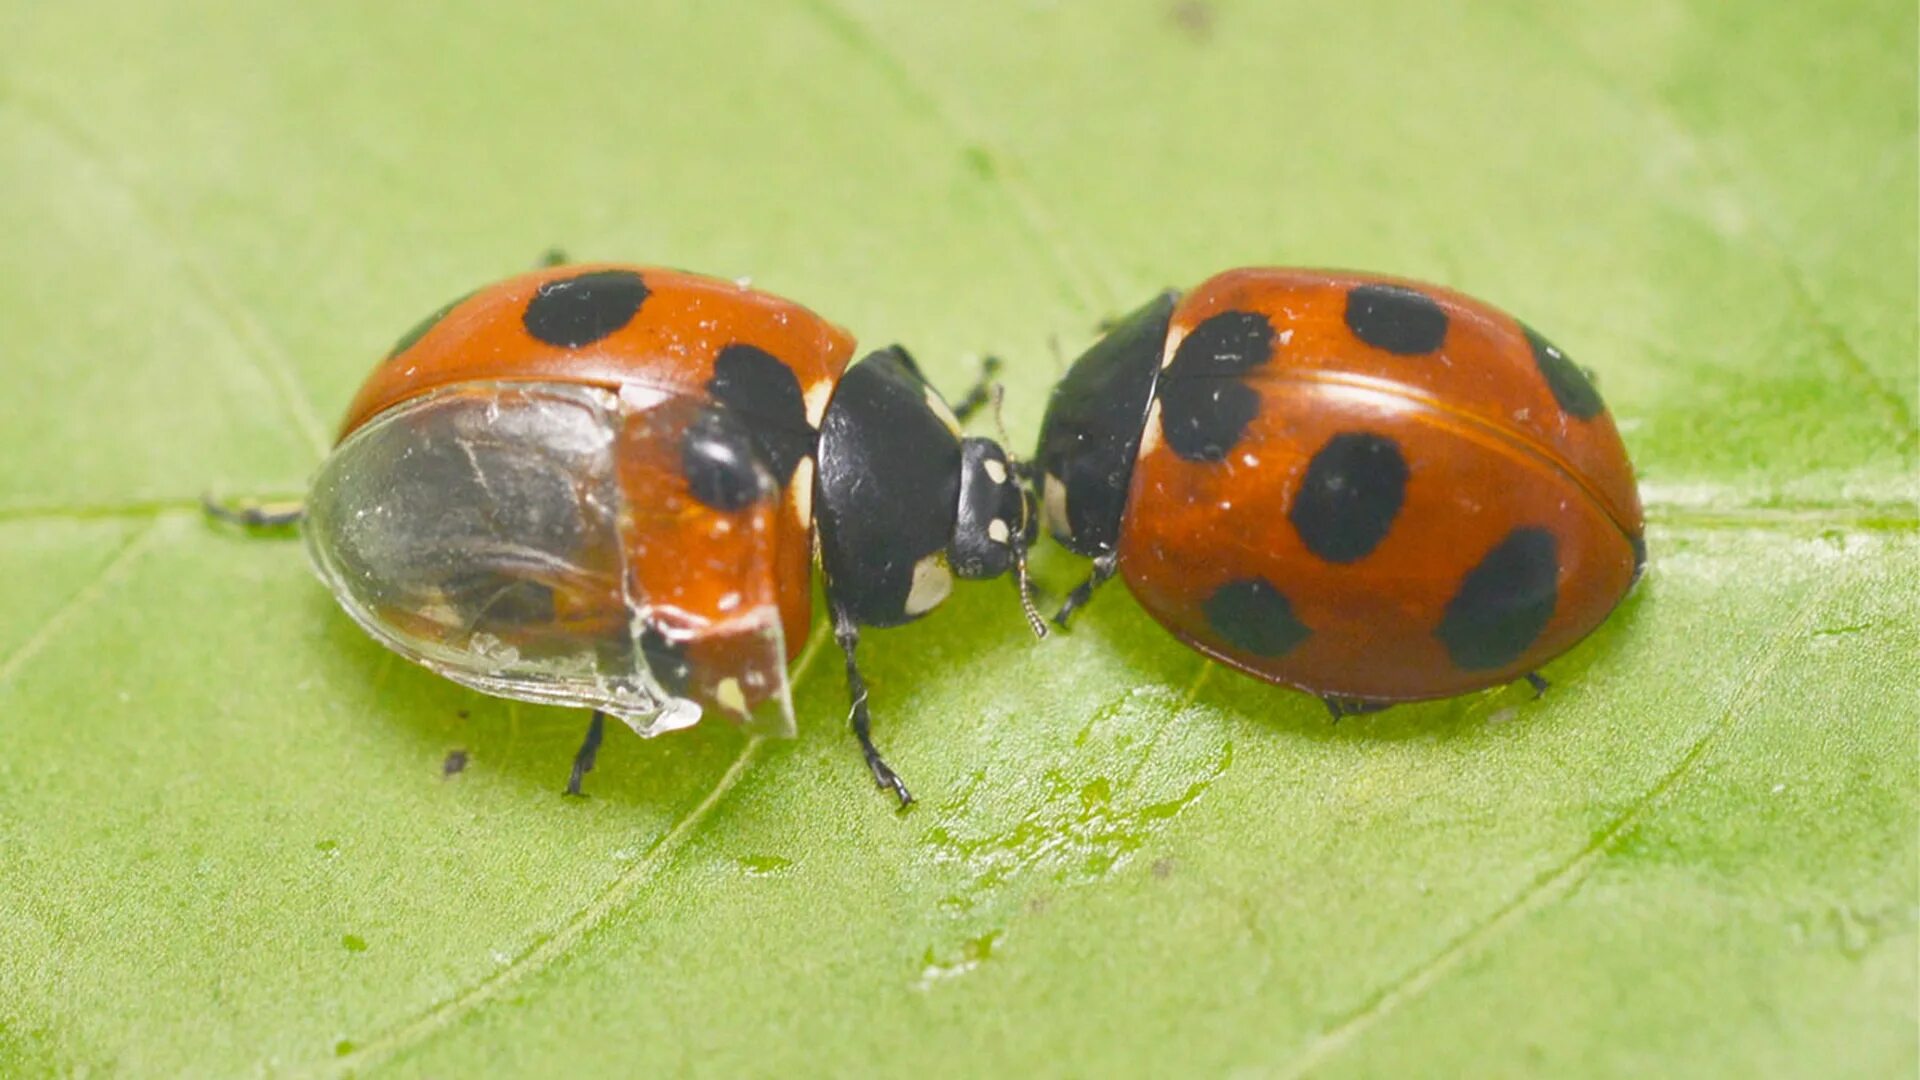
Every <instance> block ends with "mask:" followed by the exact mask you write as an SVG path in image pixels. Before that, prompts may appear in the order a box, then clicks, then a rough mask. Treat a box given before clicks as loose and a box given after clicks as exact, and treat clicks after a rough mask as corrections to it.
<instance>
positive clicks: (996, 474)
mask: <svg viewBox="0 0 1920 1080" xmlns="http://www.w3.org/2000/svg"><path fill="white" fill-rule="evenodd" d="M980 468H982V469H984V470H985V471H986V474H987V479H989V480H991V481H993V482H994V483H996V484H1004V483H1006V482H1007V467H1006V466H1005V465H1002V464H1000V462H999V461H997V460H995V459H994V458H986V459H985V460H983V461H981V462H980Z"/></svg>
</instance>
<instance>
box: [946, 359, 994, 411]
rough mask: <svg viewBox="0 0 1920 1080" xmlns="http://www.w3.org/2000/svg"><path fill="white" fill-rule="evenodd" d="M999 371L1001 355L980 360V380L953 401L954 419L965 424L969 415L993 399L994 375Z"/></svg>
mask: <svg viewBox="0 0 1920 1080" xmlns="http://www.w3.org/2000/svg"><path fill="white" fill-rule="evenodd" d="M999 373H1000V358H999V357H997V356H989V357H985V358H983V359H982V360H981V361H980V381H978V382H976V383H974V384H973V386H972V387H970V388H969V389H968V390H967V392H966V393H965V394H963V395H961V397H960V400H959V401H956V402H954V403H953V415H954V419H956V420H959V421H960V422H961V423H963V424H964V423H966V422H967V418H968V417H970V416H972V415H973V414H974V413H977V412H979V411H980V407H981V406H983V405H985V404H986V403H987V402H989V401H992V400H993V377H994V376H995V375H997V374H999Z"/></svg>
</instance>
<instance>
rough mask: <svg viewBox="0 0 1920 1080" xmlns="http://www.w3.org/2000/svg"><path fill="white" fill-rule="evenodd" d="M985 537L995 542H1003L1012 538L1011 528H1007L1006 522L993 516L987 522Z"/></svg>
mask: <svg viewBox="0 0 1920 1080" xmlns="http://www.w3.org/2000/svg"><path fill="white" fill-rule="evenodd" d="M987 539H989V540H991V541H993V542H994V543H996V544H1004V543H1006V542H1007V541H1008V540H1011V539H1013V530H1012V529H1009V528H1007V523H1006V522H1004V521H1001V520H1000V519H999V518H994V519H993V520H992V521H989V522H987Z"/></svg>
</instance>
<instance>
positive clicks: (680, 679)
mask: <svg viewBox="0 0 1920 1080" xmlns="http://www.w3.org/2000/svg"><path fill="white" fill-rule="evenodd" d="M640 655H641V656H643V657H645V658H646V661H647V670H648V671H651V672H652V673H653V677H654V680H655V681H657V682H658V683H659V684H660V687H661V689H663V690H665V691H666V692H667V693H669V694H673V695H674V696H676V697H684V696H685V695H686V692H687V687H688V686H689V685H690V684H691V683H692V682H693V665H692V664H691V663H690V662H688V660H687V647H686V646H685V645H684V644H679V643H676V642H674V641H671V640H669V639H668V638H667V635H665V634H663V633H661V632H660V628H659V627H657V626H655V625H653V624H652V623H647V624H646V626H645V627H644V628H643V629H642V630H641V631H640Z"/></svg>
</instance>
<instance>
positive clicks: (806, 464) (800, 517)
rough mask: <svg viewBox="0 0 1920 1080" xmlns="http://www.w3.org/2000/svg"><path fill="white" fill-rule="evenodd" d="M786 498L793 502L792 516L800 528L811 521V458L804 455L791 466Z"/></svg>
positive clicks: (806, 525)
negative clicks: (791, 470)
mask: <svg viewBox="0 0 1920 1080" xmlns="http://www.w3.org/2000/svg"><path fill="white" fill-rule="evenodd" d="M788 488H789V490H788V491H787V498H788V499H790V500H791V501H792V503H793V516H794V519H795V520H796V521H798V522H799V523H800V527H801V528H802V529H805V528H807V527H808V526H810V525H811V524H812V523H813V459H812V458H810V457H804V458H801V459H800V463H799V464H798V465H795V466H794V468H793V479H792V480H790V481H788Z"/></svg>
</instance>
